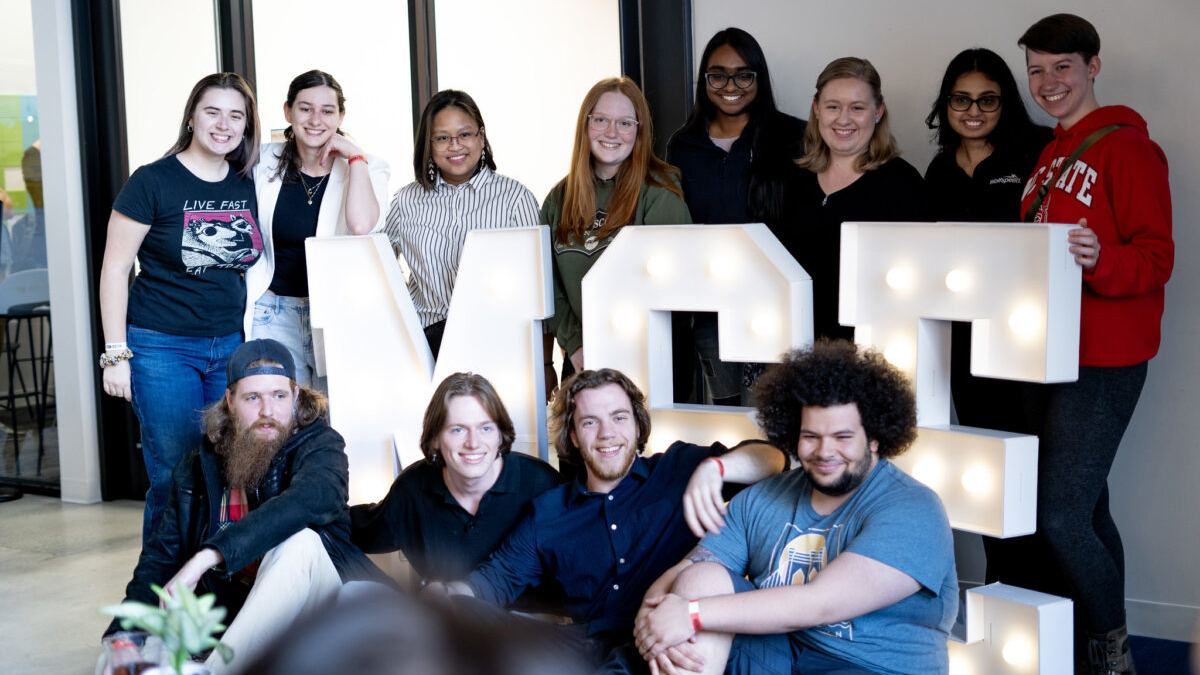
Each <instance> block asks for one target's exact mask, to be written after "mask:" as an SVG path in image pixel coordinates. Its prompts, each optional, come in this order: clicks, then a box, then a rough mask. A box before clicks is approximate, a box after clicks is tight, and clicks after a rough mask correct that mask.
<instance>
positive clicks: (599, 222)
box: [583, 209, 608, 251]
mask: <svg viewBox="0 0 1200 675" xmlns="http://www.w3.org/2000/svg"><path fill="white" fill-rule="evenodd" d="M607 220H608V214H607V213H605V212H604V211H603V210H601V209H596V216H595V217H594V218H592V224H591V225H590V226H589V227H588V229H587V232H584V234H586V235H587V239H585V240H584V241H583V247H584V248H585V249H587V250H588V251H594V250H596V247H597V246H599V245H600V240H599V239H597V238H596V232H599V231H600V228H602V227H604V223H605V221H607Z"/></svg>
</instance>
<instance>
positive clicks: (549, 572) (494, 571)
mask: <svg viewBox="0 0 1200 675" xmlns="http://www.w3.org/2000/svg"><path fill="white" fill-rule="evenodd" d="M549 417H550V420H549V427H550V429H549V431H550V438H551V439H552V441H553V443H554V445H555V448H556V450H557V451H558V455H559V461H560V464H563V465H573V466H575V467H579V469H580V470H579V472H578V477H577V479H576V480H574V481H572V482H570V483H567V484H565V485H560V486H558V487H556V488H553V489H551V490H548V491H547V492H544V493H543V494H541V495H540V496H538V497H537V498H535V499H534V500H533V508H532V512H531V513H530V514H529V515H528V516H526V517H525V519H524V520H522V521H521V523H520V524H519V525H517V527H516V529H515V530H513V532H512V534H510V535H509V536H508V538H507V539H506V540H505V542H504V543H503V544H502V545H501V546H500V549H499V550H497V551H496V553H495V554H494V555H492V557H490V558H489V559H488V560H487V561H486V562H485V563H483V564H482V565H480V566H479V567H477V568H476V569H475V571H473V572H471V574H469V575H468V576H467V577H466V579H465V580H464V581H456V582H451V583H450V584H447V590H448V591H449V592H450V593H453V594H462V595H470V596H474V597H477V598H480V599H483V600H486V601H488V602H490V603H493V604H496V605H501V606H507V605H509V604H511V603H512V601H513V600H514V599H515V598H516V597H518V596H519V595H520V594H521V593H522V592H523V591H524V590H525V589H526V588H528V587H530V586H532V585H534V584H536V583H538V582H539V581H540V580H541V579H543V578H551V579H554V580H556V581H557V582H558V584H559V585H560V587H561V589H562V592H563V597H564V599H565V602H564V604H565V609H566V612H567V614H569V615H570V616H571V618H572V619H573V620H574V622H575V626H574V627H573V629H572V630H578V631H579V634H578V637H579V638H582V640H583V648H584V650H585V651H586V652H588V655H589V656H590V657H591V658H593V659H594V660H595V661H596V662H597V663H603V664H606V667H611V668H616V669H618V670H620V669H623V668H632V667H636V666H639V665H640V664H641V663H642V661H641V658H640V657H639V656H638V654H637V651H636V650H635V649H634V645H633V636H632V633H631V630H630V629H631V628H632V626H633V622H634V616H635V614H636V613H637V610H638V606H639V604H640V603H641V599H642V596H643V595H644V594H645V592H646V589H647V587H649V585H650V582H652V581H654V580H655V579H656V578H658V576H659V575H660V574H662V573H663V572H664V571H665V570H666V569H667V568H669V567H670V566H671V565H672V564H674V563H675V561H677V560H678V559H679V558H680V556H682V555H683V554H684V553H685V552H687V551H688V549H690V548H691V547H692V546H693V545H694V544H695V542H696V538H697V537H699V536H701V535H702V534H704V533H705V532H715V531H717V530H719V529H720V528H721V527H722V525H723V524H724V520H723V514H724V512H725V498H724V496H723V495H722V488H723V487H724V485H725V483H727V482H732V483H740V484H747V483H753V482H755V481H758V480H761V479H762V478H765V477H767V476H770V475H773V474H776V473H779V471H781V470H782V469H783V466H784V463H785V462H784V456H783V453H781V452H780V451H779V449H778V448H776V447H774V446H771V445H769V444H767V443H765V442H758V441H748V442H745V443H742V444H740V445H738V446H737V447H735V448H734V449H732V450H730V449H727V448H726V447H725V446H724V445H721V444H720V443H714V444H713V445H708V446H699V445H693V444H691V443H685V442H683V441H677V442H675V443H673V444H671V447H669V448H667V450H666V452H663V453H661V454H657V455H652V456H650V457H642V456H641V453H642V451H643V450H644V449H645V447H646V441H647V439H648V438H649V436H650V412H649V410H648V409H647V407H646V397H645V396H644V395H643V394H642V392H641V391H639V390H638V388H637V385H635V384H634V383H633V382H632V381H631V380H630V379H629V378H628V377H626V376H625V375H624V374H622V373H620V372H618V371H616V370H612V369H609V368H602V369H600V370H584V371H581V372H578V373H575V374H574V375H573V376H571V377H570V378H568V379H567V381H566V382H564V383H563V384H562V386H561V387H559V390H558V393H557V394H556V395H555V397H554V402H553V403H552V405H551V409H550V415H549Z"/></svg>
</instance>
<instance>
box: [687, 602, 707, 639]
mask: <svg viewBox="0 0 1200 675" xmlns="http://www.w3.org/2000/svg"><path fill="white" fill-rule="evenodd" d="M688 614H690V615H691V616H692V630H694V631H696V632H697V633H699V632H700V631H702V630H704V624H702V623H700V601H699V600H688Z"/></svg>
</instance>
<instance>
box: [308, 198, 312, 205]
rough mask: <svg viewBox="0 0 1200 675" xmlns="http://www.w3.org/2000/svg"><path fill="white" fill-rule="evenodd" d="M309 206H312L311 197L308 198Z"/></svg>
mask: <svg viewBox="0 0 1200 675" xmlns="http://www.w3.org/2000/svg"><path fill="white" fill-rule="evenodd" d="M308 205H309V206H312V197H309V198H308Z"/></svg>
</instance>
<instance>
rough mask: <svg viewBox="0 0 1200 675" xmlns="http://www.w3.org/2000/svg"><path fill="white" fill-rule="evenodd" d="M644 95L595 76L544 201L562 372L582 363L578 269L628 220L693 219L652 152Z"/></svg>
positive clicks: (673, 173) (675, 176)
mask: <svg viewBox="0 0 1200 675" xmlns="http://www.w3.org/2000/svg"><path fill="white" fill-rule="evenodd" d="M653 142H654V128H653V124H652V123H651V121H650V106H649V105H648V104H647V103H646V97H645V96H643V95H642V91H641V90H640V89H638V86H637V85H636V84H634V82H633V80H630V79H629V78H627V77H611V78H607V79H604V80H601V81H599V82H597V83H596V85H595V86H593V87H592V88H591V90H589V91H588V93H587V96H584V98H583V105H581V106H580V107H579V118H578V121H577V123H576V125H575V145H574V149H573V150H572V151H571V171H570V173H568V174H567V177H566V178H564V179H563V180H561V181H559V183H558V185H555V186H554V189H552V190H551V191H550V194H549V195H548V196H547V197H546V201H545V203H543V204H542V222H543V223H545V224H547V225H549V226H550V230H551V233H552V234H553V239H554V258H553V259H554V318H553V320H552V321H551V322H549V324H550V327H552V328H553V330H554V332H555V336H556V337H557V338H558V344H559V346H560V347H562V348H563V350H564V351H565V352H566V353H567V355H568V357H569V365H568V364H564V367H563V371H564V372H563V377H564V378H565V377H566V376H567V375H569V374H570V373H571V372H574V371H576V370H582V369H583V323H582V317H583V302H582V299H581V297H580V296H581V283H582V281H583V275H585V274H587V272H588V270H590V269H591V268H592V264H593V263H595V262H596V259H597V258H599V257H600V254H601V253H603V252H604V249H605V248H607V247H608V244H609V243H610V242H611V241H612V238H613V236H614V235H616V233H617V232H618V231H620V229H621V228H622V227H625V226H626V225H677V224H680V223H691V222H692V217H691V215H690V214H689V213H688V208H687V204H686V203H684V201H683V190H682V189H681V188H680V186H679V172H678V171H677V170H676V169H675V168H674V167H672V166H671V165H669V164H667V163H666V162H664V161H662V160H661V159H659V158H658V157H656V156H655V155H654V150H653Z"/></svg>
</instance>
